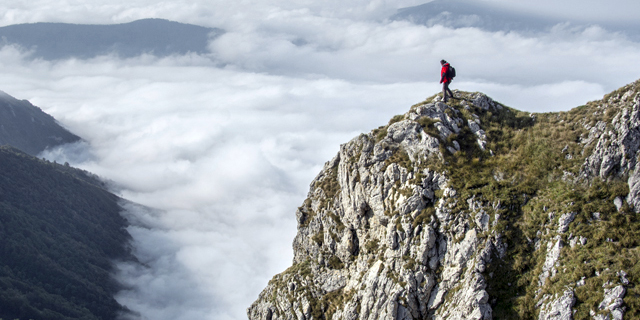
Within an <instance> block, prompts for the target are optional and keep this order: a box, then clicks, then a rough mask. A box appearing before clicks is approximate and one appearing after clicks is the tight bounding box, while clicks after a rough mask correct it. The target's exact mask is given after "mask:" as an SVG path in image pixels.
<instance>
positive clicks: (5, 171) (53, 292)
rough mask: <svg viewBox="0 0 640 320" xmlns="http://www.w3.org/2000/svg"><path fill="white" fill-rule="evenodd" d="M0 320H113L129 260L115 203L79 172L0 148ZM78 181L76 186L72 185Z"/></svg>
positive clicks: (110, 196)
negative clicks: (119, 272) (117, 271)
mask: <svg viewBox="0 0 640 320" xmlns="http://www.w3.org/2000/svg"><path fill="white" fill-rule="evenodd" d="M0 167H1V168H2V175H0V306H1V308H0V318H6V319H16V318H19V319H114V318H116V315H117V314H118V313H119V312H122V311H125V310H124V309H123V307H121V306H120V305H119V304H118V303H117V302H116V301H115V300H114V298H113V296H114V294H115V293H116V292H117V291H118V290H119V286H118V284H117V283H115V281H114V280H113V279H112V278H111V274H112V272H113V265H112V261H113V260H114V259H129V258H130V256H129V253H128V252H127V250H126V249H125V247H126V244H127V243H128V241H129V240H130V236H129V234H128V233H127V232H126V230H125V227H126V225H127V223H126V221H125V219H124V218H122V217H121V216H120V210H121V209H120V206H119V205H118V201H119V198H118V197H116V196H115V195H113V194H111V193H109V192H107V191H105V190H103V189H101V188H99V187H97V186H96V185H95V184H91V183H89V181H94V180H93V178H92V177H88V176H86V175H85V173H83V172H82V171H79V170H75V171H74V169H72V168H70V167H65V166H62V165H58V164H54V163H50V162H47V161H42V160H38V159H36V158H33V157H31V156H29V155H26V154H24V153H22V152H20V151H18V150H16V149H13V148H8V147H0ZM81 176H84V179H78V178H76V177H81Z"/></svg>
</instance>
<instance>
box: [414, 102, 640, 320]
mask: <svg viewBox="0 0 640 320" xmlns="http://www.w3.org/2000/svg"><path fill="white" fill-rule="evenodd" d="M621 94H622V93H618V94H617V96H620V95H621ZM454 101H455V100H454ZM457 103H459V100H458V101H457V102H454V103H453V107H454V108H456V109H457V110H458V112H460V113H461V114H462V116H463V117H465V118H466V119H472V117H473V116H472V114H475V115H477V116H478V117H479V120H480V123H481V124H482V127H483V129H484V130H485V132H486V135H487V145H486V150H485V151H483V150H481V149H480V148H479V147H478V144H477V142H476V137H475V135H474V134H473V133H472V132H470V130H469V128H468V126H467V125H466V123H465V125H463V126H462V127H461V128H460V129H461V131H460V132H459V133H458V134H455V135H451V136H450V137H449V138H448V139H447V141H445V143H443V146H442V147H443V149H442V150H441V151H442V154H443V155H444V158H445V159H444V160H445V161H444V162H443V163H439V162H432V163H429V164H428V166H430V168H431V169H433V170H436V171H438V172H445V174H446V176H447V177H448V178H449V179H450V187H452V188H453V189H455V190H456V191H457V193H458V197H459V199H462V200H463V201H458V202H457V204H456V206H455V207H454V209H453V210H454V214H466V213H467V212H469V208H468V203H467V201H464V200H466V199H469V198H474V199H476V201H480V202H482V203H484V204H485V205H486V206H487V207H492V206H493V205H494V204H496V205H497V206H496V208H497V209H495V210H490V211H492V212H489V214H490V215H491V216H492V220H495V219H496V216H497V215H499V217H500V218H499V220H498V222H497V226H496V229H497V230H496V231H498V232H500V233H502V235H503V236H504V238H505V240H506V242H507V244H508V251H507V254H506V257H505V258H504V259H499V258H497V257H496V258H494V259H493V260H492V261H493V262H492V263H491V264H490V265H489V268H488V270H487V272H486V278H487V281H488V288H487V291H488V292H489V295H490V296H491V297H492V298H496V300H495V301H496V303H495V304H494V305H492V308H493V314H494V317H496V318H497V319H535V318H537V309H536V308H535V303H536V302H537V301H538V300H539V299H540V297H541V296H540V295H537V292H536V291H537V289H538V275H539V274H540V272H541V270H542V265H543V264H544V260H545V256H546V250H544V249H542V250H537V251H536V250H535V246H534V242H533V241H532V239H536V238H537V237H539V235H538V234H536V232H537V231H538V230H541V229H542V230H544V228H545V226H549V228H550V229H552V230H555V229H556V227H555V225H554V224H553V223H555V221H552V220H549V213H551V212H554V213H555V216H556V219H557V217H558V216H560V215H562V214H563V213H567V212H576V213H577V215H576V218H575V220H574V221H573V223H572V224H571V225H570V229H569V231H567V232H566V233H565V234H564V235H563V241H564V243H565V244H566V246H565V247H564V248H563V252H562V255H561V256H562V258H561V259H562V260H561V262H560V263H561V265H563V266H566V270H564V269H562V270H558V273H559V274H558V276H556V277H553V278H551V279H549V280H548V281H547V284H546V285H545V286H543V288H542V289H543V291H542V292H541V294H545V293H549V294H554V293H560V292H562V291H563V290H564V288H565V287H566V286H567V285H571V286H573V287H575V283H576V281H578V280H580V279H581V278H582V277H584V278H585V281H586V285H585V286H582V287H578V288H576V290H575V292H576V297H577V302H576V306H575V309H576V310H577V311H576V315H574V317H576V318H580V319H582V318H588V317H589V310H597V304H599V303H600V301H602V286H603V284H604V283H606V281H608V280H614V279H615V278H616V276H615V272H616V271H619V270H625V271H626V272H627V273H628V274H629V275H628V278H629V280H630V281H631V283H630V284H629V286H627V290H628V291H627V295H626V296H625V299H624V301H625V305H626V306H628V309H627V310H628V311H627V312H628V313H627V314H626V315H628V316H629V317H631V318H635V317H639V316H640V311H637V310H640V289H638V284H639V283H638V281H639V280H640V267H638V265H640V263H639V262H640V253H639V250H638V244H639V243H640V216H639V215H638V214H636V213H635V212H632V211H631V210H629V209H628V208H627V207H626V206H625V207H623V208H622V210H621V211H620V212H618V210H617V209H616V208H615V206H614V205H613V199H615V198H616V197H621V198H624V197H625V196H626V195H627V193H628V190H627V183H626V181H627V178H626V177H609V179H608V180H607V181H600V180H597V179H596V180H594V181H592V182H587V181H575V182H574V181H573V180H571V179H569V180H566V179H563V177H565V176H566V175H567V174H569V175H570V176H571V175H572V176H578V173H579V170H580V168H581V165H582V163H584V156H583V155H582V154H581V151H582V148H583V146H582V145H581V144H580V143H579V141H580V138H581V137H585V136H586V135H587V134H588V130H587V129H586V128H585V127H584V126H583V124H585V123H586V124H589V125H591V126H593V125H595V124H596V123H597V121H605V122H608V121H611V120H612V119H613V117H615V115H616V114H618V112H620V110H621V109H620V108H616V107H611V106H609V107H608V109H606V110H602V109H599V108H596V107H597V106H598V105H599V104H598V102H593V103H589V104H588V105H587V106H583V107H579V108H576V109H574V110H571V111H569V112H562V113H549V114H535V115H534V116H532V115H530V114H528V113H525V112H519V111H516V110H513V109H510V108H503V109H502V110H499V111H496V110H492V111H487V110H483V109H480V108H477V107H474V106H463V105H461V104H459V105H458V104H457ZM420 120H422V119H420ZM423 122H424V124H423V123H421V125H422V126H423V127H424V128H428V127H429V126H430V125H432V124H433V121H432V120H429V121H427V120H424V121H423ZM425 131H427V130H425ZM429 134H433V133H432V132H430V133H429ZM434 136H437V135H434ZM453 140H455V141H457V142H458V143H459V144H460V147H461V150H460V151H459V152H456V153H455V154H451V153H449V152H448V151H446V150H445V149H444V145H450V143H452V141H453ZM563 150H564V151H563ZM589 151H590V150H587V152H589ZM567 154H570V155H571V157H566V155H567ZM587 154H588V153H587ZM417 171H418V172H419V171H421V170H417ZM498 204H499V205H498ZM594 212H599V213H600V215H601V217H602V219H601V220H593V218H592V213H594ZM433 214H434V211H433V209H432V208H430V207H428V208H426V209H425V210H423V211H422V212H421V213H420V215H418V217H416V219H415V220H414V221H413V224H414V226H416V225H418V224H421V223H425V222H428V221H430V217H431V216H432V215H433ZM570 234H571V235H572V236H573V237H580V236H582V237H585V238H587V239H588V242H587V245H585V246H581V245H578V246H575V247H574V248H571V247H570V246H569V245H568V243H569V239H568V236H569V235H570ZM483 236H484V235H483ZM552 236H555V233H553V234H551V235H547V236H542V237H543V239H545V240H549V239H550V238H551V237H552ZM545 237H546V238H545ZM607 268H608V269H609V270H607ZM596 272H598V273H599V274H600V276H599V277H598V276H596ZM490 274H493V275H494V277H491V276H489V275H490ZM495 275H499V276H495Z"/></svg>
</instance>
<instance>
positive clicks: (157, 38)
mask: <svg viewBox="0 0 640 320" xmlns="http://www.w3.org/2000/svg"><path fill="white" fill-rule="evenodd" d="M221 33H222V30H220V29H216V28H207V27H202V26H197V25H191V24H184V23H179V22H175V21H169V20H164V19H142V20H136V21H133V22H129V23H123V24H110V25H89V24H69V23H52V22H39V23H28V24H16V25H10V26H5V27H0V39H2V40H1V41H0V44H1V45H17V46H19V47H21V48H23V49H24V50H27V51H31V54H30V56H31V57H33V58H41V59H45V60H58V59H67V58H80V59H89V58H93V57H96V56H101V55H109V54H114V55H117V56H119V57H121V58H130V57H135V56H138V55H141V54H152V55H156V56H159V57H164V56H170V55H182V54H187V53H197V54H206V53H208V52H209V51H208V48H207V46H208V42H209V40H210V39H212V38H215V37H216V36H218V35H220V34H221Z"/></svg>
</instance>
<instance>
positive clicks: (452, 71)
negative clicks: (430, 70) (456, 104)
mask: <svg viewBox="0 0 640 320" xmlns="http://www.w3.org/2000/svg"><path fill="white" fill-rule="evenodd" d="M455 77H456V68H454V67H452V66H451V65H449V70H447V78H449V79H451V80H453V78H455Z"/></svg>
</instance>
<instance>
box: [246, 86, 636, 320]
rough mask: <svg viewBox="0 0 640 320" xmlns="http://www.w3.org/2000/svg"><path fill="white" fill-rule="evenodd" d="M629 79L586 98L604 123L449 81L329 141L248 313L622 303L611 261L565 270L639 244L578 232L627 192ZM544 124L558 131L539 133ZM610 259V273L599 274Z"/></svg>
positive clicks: (485, 311) (520, 313)
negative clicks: (290, 251) (290, 253)
mask: <svg viewBox="0 0 640 320" xmlns="http://www.w3.org/2000/svg"><path fill="white" fill-rule="evenodd" d="M637 87H638V85H637V84H634V85H633V86H631V87H630V88H631V89H628V90H627V91H626V92H629V90H630V91H634V92H636V95H635V96H632V94H629V93H626V92H625V93H624V96H623V97H622V98H620V97H617V100H616V101H618V104H617V105H616V106H614V107H611V110H614V111H606V110H599V111H598V109H597V108H595V109H594V110H596V111H595V112H594V114H605V113H606V114H607V115H608V116H612V113H613V117H612V119H613V120H612V121H609V122H605V121H604V120H602V119H600V120H598V121H595V120H594V121H595V122H594V121H591V122H587V120H586V119H579V117H578V116H576V115H575V114H568V115H557V119H556V118H554V117H556V116H555V115H536V116H535V117H534V116H531V115H529V114H524V113H520V112H517V111H515V110H512V109H509V108H506V107H504V106H502V105H500V104H499V103H496V102H494V101H493V100H491V99H490V98H489V97H487V96H485V95H482V94H479V93H475V94H469V93H458V95H459V96H460V97H461V98H462V99H459V100H454V102H453V103H451V104H449V105H447V104H444V103H442V102H439V101H438V99H437V98H436V99H431V100H429V101H425V102H424V103H421V104H418V105H415V106H413V107H412V108H411V110H410V111H409V112H408V113H406V114H404V115H401V116H396V117H394V118H393V119H392V120H391V121H390V123H389V125H387V126H383V127H380V128H378V129H376V130H374V131H372V132H371V133H369V134H361V135H360V136H358V137H356V138H354V139H353V140H351V141H350V142H348V143H346V144H344V145H342V146H341V148H340V152H339V153H338V154H337V155H336V156H335V157H334V158H333V159H332V160H331V161H329V162H327V163H326V164H325V166H324V168H323V169H322V171H321V172H320V174H318V176H317V177H316V178H315V179H314V180H313V182H312V183H311V188H310V191H309V195H308V198H307V200H305V202H304V204H303V205H302V206H301V207H300V208H298V210H297V212H296V217H297V220H298V234H297V236H296V238H295V240H294V243H293V248H294V259H293V266H292V267H291V268H289V269H287V270H286V271H285V272H283V273H281V274H279V275H276V276H275V277H274V278H273V279H272V280H271V281H270V282H269V285H268V286H267V288H265V289H264V291H263V292H262V293H261V294H260V296H259V298H258V300H257V301H256V302H254V303H253V305H252V306H251V307H249V308H248V310H247V312H248V316H249V318H250V319H267V320H275V319H492V318H494V317H496V318H520V317H522V318H527V319H529V318H534V316H533V315H534V314H535V315H536V316H537V317H538V318H539V319H572V317H573V316H574V314H576V312H577V314H578V315H586V314H591V313H593V314H594V315H591V316H592V317H596V316H605V314H611V315H612V316H614V314H615V315H618V314H624V311H625V310H626V309H625V307H624V301H623V298H624V294H625V293H624V291H622V294H620V293H621V291H620V290H619V289H610V288H618V287H616V286H615V285H616V284H617V283H618V282H620V286H622V288H626V287H628V286H629V285H630V284H629V283H630V281H629V280H627V278H626V275H627V274H626V273H625V271H623V270H622V266H623V264H618V262H617V261H618V260H615V259H613V258H610V260H609V262H608V263H609V266H610V268H607V269H606V270H605V269H603V268H602V264H596V263H595V262H593V259H595V258H596V257H595V256H592V257H590V258H589V257H587V258H585V260H584V266H582V265H579V267H578V268H576V270H577V271H571V270H573V269H569V271H567V270H568V268H572V267H571V266H572V263H575V261H574V260H575V259H582V257H583V255H584V254H586V252H592V253H593V254H594V255H597V254H600V252H601V250H604V249H602V248H604V247H605V246H607V245H615V243H622V244H621V246H624V250H632V249H634V248H635V247H637V245H638V243H637V241H636V242H634V241H633V240H632V241H627V240H622V239H617V238H615V237H614V238H611V239H609V238H607V239H606V240H605V239H604V238H603V237H604V236H603V235H600V234H598V235H595V236H594V235H593V234H592V232H593V230H596V229H598V230H599V229H601V228H602V226H603V225H605V224H607V223H610V221H612V220H614V218H615V219H620V216H623V217H624V215H627V216H628V215H629V214H630V213H629V212H632V211H629V208H636V207H638V206H635V203H636V202H640V200H636V199H638V196H637V194H640V191H635V190H636V189H637V190H640V182H638V181H640V176H636V174H635V173H634V171H633V170H634V169H635V165H636V160H635V158H636V153H637V150H638V145H637V142H636V141H639V140H638V137H639V136H637V135H636V133H638V132H640V131H639V129H638V127H639V125H640V121H638V112H639V109H640V106H639V103H638V101H639V99H640V98H639V97H640V95H638V94H637V91H638V90H637V89H636V88H637ZM630 101H633V103H629V102H630ZM605 109H607V108H605ZM591 110H592V109H589V110H588V111H589V112H591ZM607 110H608V109H607ZM579 111H580V112H583V111H584V110H582V109H580V110H579ZM598 112H600V113H598ZM561 117H565V118H566V119H567V121H565V119H564V118H563V119H560V118H561ZM571 117H573V120H572V122H571V125H570V126H569V125H567V123H569V122H568V120H569V118H571ZM601 118H603V117H601ZM592 120H593V119H592ZM550 123H563V128H568V129H567V130H568V131H569V132H570V134H564V133H562V132H563V131H561V130H556V131H553V130H552V131H551V132H549V129H548V125H549V124H550ZM591 124H594V125H595V126H590V125H591ZM575 128H579V130H578V129H575ZM593 128H596V129H595V130H594V129H593ZM536 130H537V131H536ZM544 130H546V131H544ZM554 130H555V129H554ZM563 130H564V129H563ZM545 135H546V136H545ZM538 136H544V137H545V138H540V139H538V138H537V137H538ZM556 136H557V137H556ZM545 139H546V140H545ZM549 141H552V142H553V143H550V142H549ZM634 143H635V144H634ZM560 144H563V145H560ZM565 144H566V145H565ZM541 146H548V150H547V149H540V148H541ZM561 150H562V151H561ZM630 157H631V158H630ZM632 158H633V159H632ZM616 161H617V162H616ZM611 163H613V164H611ZM594 179H600V180H594ZM603 179H604V181H605V182H602V181H603ZM606 179H609V180H606ZM624 179H627V180H628V181H627V180H624ZM592 181H593V182H592ZM599 181H600V182H599ZM606 181H610V183H611V186H607V187H606V188H604V189H606V190H605V191H606V192H605V191H603V190H602V189H603V187H600V185H601V184H603V183H604V184H605V185H606V183H607V182H606ZM598 183H600V184H598ZM625 188H626V189H625ZM577 189H579V190H584V192H579V191H576V190H577ZM621 190H622V191H621ZM625 190H626V191H625ZM607 192H609V193H607ZM625 192H626V193H625ZM634 192H635V193H634ZM559 194H560V195H563V196H564V197H565V198H559ZM614 198H615V200H614ZM616 201H617V202H616ZM614 203H615V204H614ZM595 210H598V211H595ZM596 217H597V218H596ZM634 219H635V218H634ZM616 221H617V220H616ZM633 223H634V224H632V226H631V225H630V228H635V227H634V226H636V224H635V223H636V221H635V220H633ZM616 228H623V227H620V226H618V227H616ZM612 230H613V229H612ZM615 230H618V229H615ZM612 237H613V236H612ZM609 240H610V241H609ZM594 248H595V249H594ZM569 252H572V253H575V254H571V255H569ZM602 252H604V251H602ZM624 252H627V251H624ZM598 258H600V257H599V256H598ZM589 259H591V260H589ZM633 261H635V260H633ZM580 262H582V260H580ZM596 266H597V267H596ZM587 267H588V268H587ZM585 268H587V269H585ZM613 268H618V269H617V270H613ZM583 269H584V270H583ZM593 271H595V275H594V274H593V273H594V272H593ZM571 272H573V273H571ZM612 272H613V273H615V272H622V273H623V274H624V277H623V276H620V277H618V278H619V280H616V281H613V280H612V279H613V278H612V277H611V273H612ZM627 272H629V270H627ZM568 273H571V274H569V275H568ZM623 278H624V279H625V280H626V282H627V284H624V281H622V280H620V279H623ZM594 283H600V285H602V288H603V290H604V291H601V292H599V293H593V294H592V295H593V296H594V297H595V296H599V297H602V295H603V294H604V295H605V298H604V300H600V301H602V302H601V303H600V301H598V302H597V303H600V306H602V307H601V308H596V309H598V310H594V307H593V305H594V304H595V302H594V303H593V304H592V305H587V304H584V303H582V301H584V300H585V298H584V297H585V295H586V296H589V295H590V293H589V292H585V288H587V287H589V288H591V287H594V285H593V284H594ZM632 284H633V283H632ZM607 290H608V291H607ZM593 299H595V298H593ZM593 299H592V300H593ZM621 301H622V302H621ZM607 312H608V313H607Z"/></svg>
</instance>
